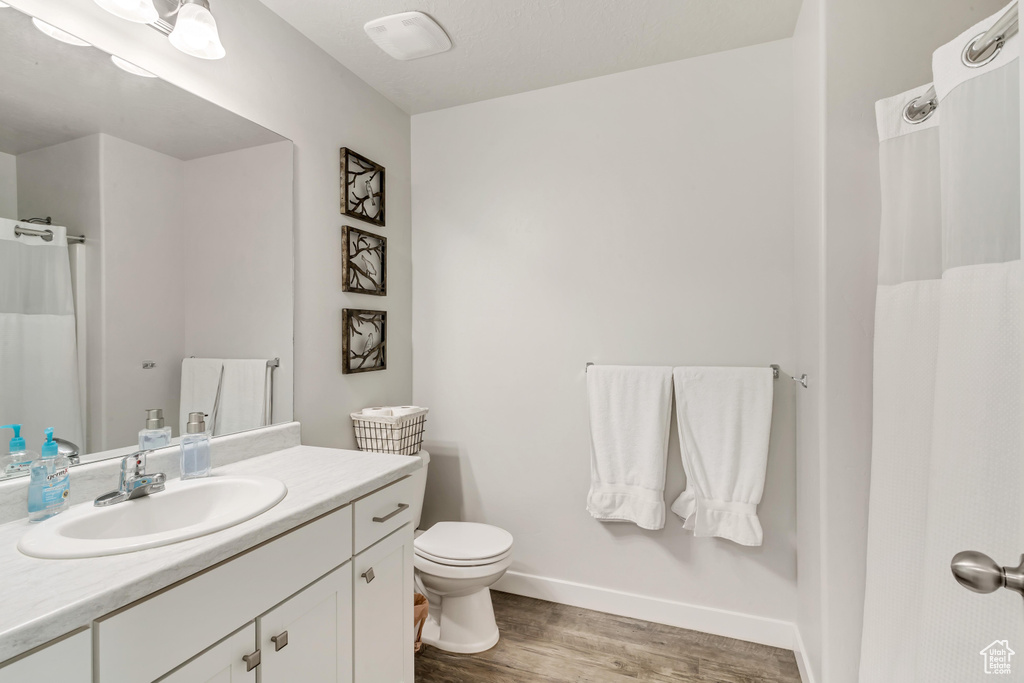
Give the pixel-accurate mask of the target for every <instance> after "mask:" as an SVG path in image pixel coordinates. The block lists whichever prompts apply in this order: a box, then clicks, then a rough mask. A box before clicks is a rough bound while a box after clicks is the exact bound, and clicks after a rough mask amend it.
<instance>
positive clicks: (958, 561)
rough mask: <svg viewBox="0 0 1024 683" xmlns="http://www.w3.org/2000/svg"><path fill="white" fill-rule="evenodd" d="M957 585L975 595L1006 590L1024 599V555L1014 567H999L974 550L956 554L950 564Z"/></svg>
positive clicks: (987, 557) (986, 556) (989, 558)
mask: <svg viewBox="0 0 1024 683" xmlns="http://www.w3.org/2000/svg"><path fill="white" fill-rule="evenodd" d="M950 569H952V570H953V576H954V577H956V580H957V583H959V584H960V585H961V586H963V587H964V588H967V589H968V590H972V591H974V592H975V593H994V592H995V591H997V590H999V589H1000V588H1008V589H1010V590H1012V591H1015V592H1016V593H1018V594H1019V595H1020V596H1021V597H1024V555H1021V556H1020V564H1019V565H1017V566H1016V567H1000V566H999V565H998V564H996V562H995V560H993V559H992V558H991V557H989V556H988V555H985V554H984V553H979V552H977V551H975V550H966V551H964V552H962V553H957V554H956V555H955V556H954V557H953V561H952V562H951V563H950Z"/></svg>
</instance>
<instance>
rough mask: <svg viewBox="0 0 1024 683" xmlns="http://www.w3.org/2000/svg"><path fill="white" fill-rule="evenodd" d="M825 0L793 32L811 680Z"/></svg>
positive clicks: (817, 540)
mask: <svg viewBox="0 0 1024 683" xmlns="http://www.w3.org/2000/svg"><path fill="white" fill-rule="evenodd" d="M823 21H824V15H823V0H804V3H803V6H802V7H801V10H800V17H799V20H798V21H797V26H796V30H795V32H794V35H793V76H794V89H793V91H794V92H793V94H794V111H793V124H794V139H793V144H794V171H795V172H794V202H795V206H794V208H795V221H794V237H795V240H794V270H795V276H796V289H795V305H796V310H795V324H796V353H797V369H798V371H799V372H800V373H807V375H808V377H809V378H810V380H809V381H808V385H807V389H802V390H801V391H798V392H797V403H796V405H797V419H796V444H797V468H796V472H797V480H796V481H797V484H796V489H797V506H796V510H797V525H796V527H797V589H798V597H797V616H796V624H797V628H798V630H799V633H800V639H799V641H798V642H797V644H796V649H797V661H798V662H799V664H800V665H801V667H802V668H803V669H804V674H803V675H804V679H805V683H810V682H811V681H819V682H820V681H822V680H823V679H822V677H821V656H822V633H821V630H822V603H821V600H822V596H821V582H822V575H821V572H822V566H821V545H822V540H821V533H822V524H821V460H820V455H821V445H820V438H821V422H822V416H821V405H822V401H821V395H822V390H823V383H822V377H821V357H820V356H821V335H822V332H821V318H822V308H823V305H824V298H823V293H824V282H823V271H822V265H823V260H822V249H823V246H824V232H823V231H824V222H823V210H824V175H823V165H824V142H823V139H824V134H825V122H824V92H825V82H824V80H825V78H824V69H825V54H824V35H823V31H822V26H823Z"/></svg>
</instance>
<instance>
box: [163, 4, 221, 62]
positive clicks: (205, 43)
mask: <svg viewBox="0 0 1024 683" xmlns="http://www.w3.org/2000/svg"><path fill="white" fill-rule="evenodd" d="M177 14H178V16H177V19H176V20H175V22H174V29H173V30H172V31H171V33H170V35H169V36H168V39H169V40H170V41H171V45H173V46H174V47H176V48H178V49H179V50H181V51H182V52H184V53H185V54H187V55H192V56H193V57H199V58H201V59H220V58H221V57H223V56H224V55H225V54H226V53H225V50H224V46H223V45H222V44H221V42H220V35H219V33H218V32H217V21H216V20H215V19H214V18H213V14H212V13H211V12H210V3H209V2H208V1H207V0H182V2H181V5H180V6H179V7H178V12H177Z"/></svg>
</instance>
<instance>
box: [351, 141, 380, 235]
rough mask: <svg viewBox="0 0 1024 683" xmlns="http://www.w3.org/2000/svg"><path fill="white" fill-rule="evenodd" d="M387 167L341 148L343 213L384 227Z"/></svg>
mask: <svg viewBox="0 0 1024 683" xmlns="http://www.w3.org/2000/svg"><path fill="white" fill-rule="evenodd" d="M384 209H385V173H384V167H383V166H381V165H380V164H378V163H375V162H373V161H370V160H369V159H367V158H366V157H364V156H363V155H362V154H358V153H356V152H353V151H352V150H351V149H349V148H348V147H342V148H341V213H342V214H343V215H345V216H351V217H352V218H358V219H359V220H361V221H366V222H367V223H373V224H374V225H377V226H380V227H384V221H385V214H384Z"/></svg>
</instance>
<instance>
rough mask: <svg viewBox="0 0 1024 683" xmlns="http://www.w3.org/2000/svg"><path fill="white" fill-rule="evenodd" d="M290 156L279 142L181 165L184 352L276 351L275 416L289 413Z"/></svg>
mask: <svg viewBox="0 0 1024 683" xmlns="http://www.w3.org/2000/svg"><path fill="white" fill-rule="evenodd" d="M292 157H293V146H292V143H291V142H287V141H285V142H275V143H273V144H270V145H263V146H260V147H251V148H249V149H243V150H239V151H237V152H229V153H227V154H215V155H213V156H208V157H203V158H201V159H193V160H191V161H187V162H185V163H184V165H183V169H184V181H185V182H184V190H185V192H184V197H185V202H184V224H183V225H182V226H181V227H182V231H181V233H182V236H183V238H184V241H185V243H184V252H183V253H184V258H183V259H182V263H181V266H182V268H180V269H179V271H178V272H179V276H180V277H181V278H182V285H183V291H184V295H185V297H184V303H185V310H184V323H185V350H186V353H185V355H186V356H198V357H201V358H202V357H206V358H275V357H276V358H280V359H281V367H280V368H278V369H277V370H275V371H274V421H275V422H287V421H290V420H291V417H292V400H293V397H292V383H293V379H294V375H295V373H294V370H295V362H294V359H293V355H292V337H293V329H292V311H293V305H294V304H293V302H294V297H295V287H294V272H293V270H292V262H293V259H294V250H293V231H292ZM182 269H183V270H182ZM179 374H180V373H179ZM174 424H175V431H177V423H174Z"/></svg>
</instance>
